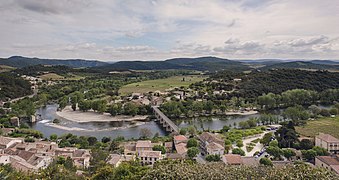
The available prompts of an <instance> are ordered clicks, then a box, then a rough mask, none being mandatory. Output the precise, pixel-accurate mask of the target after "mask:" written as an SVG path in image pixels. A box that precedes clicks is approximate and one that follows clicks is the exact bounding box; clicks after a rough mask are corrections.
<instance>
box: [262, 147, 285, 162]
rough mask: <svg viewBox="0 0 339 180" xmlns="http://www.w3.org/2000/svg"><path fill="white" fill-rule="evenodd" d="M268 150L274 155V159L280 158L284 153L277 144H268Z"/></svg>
mask: <svg viewBox="0 0 339 180" xmlns="http://www.w3.org/2000/svg"><path fill="white" fill-rule="evenodd" d="M266 152H267V153H268V154H269V155H271V156H273V157H274V159H280V156H281V155H282V154H283V152H282V150H281V149H280V148H279V147H277V146H268V147H267V148H266Z"/></svg>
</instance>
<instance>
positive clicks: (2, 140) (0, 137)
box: [0, 136, 14, 146]
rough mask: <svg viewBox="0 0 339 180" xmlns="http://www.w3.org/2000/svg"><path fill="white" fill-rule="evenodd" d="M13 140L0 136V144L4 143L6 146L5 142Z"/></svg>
mask: <svg viewBox="0 0 339 180" xmlns="http://www.w3.org/2000/svg"><path fill="white" fill-rule="evenodd" d="M13 140H14V139H12V138H8V137H3V136H0V145H5V146H7V144H8V143H10V142H11V141H13Z"/></svg>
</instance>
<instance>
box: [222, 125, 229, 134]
mask: <svg viewBox="0 0 339 180" xmlns="http://www.w3.org/2000/svg"><path fill="white" fill-rule="evenodd" d="M229 130H230V127H229V126H223V127H222V129H221V132H222V133H226V132H228V131H229Z"/></svg>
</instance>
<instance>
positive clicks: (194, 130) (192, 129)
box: [187, 126, 197, 137]
mask: <svg viewBox="0 0 339 180" xmlns="http://www.w3.org/2000/svg"><path fill="white" fill-rule="evenodd" d="M187 131H188V133H189V134H190V136H191V137H193V136H194V135H195V134H196V133H197V129H196V128H195V127H194V126H188V128H187Z"/></svg>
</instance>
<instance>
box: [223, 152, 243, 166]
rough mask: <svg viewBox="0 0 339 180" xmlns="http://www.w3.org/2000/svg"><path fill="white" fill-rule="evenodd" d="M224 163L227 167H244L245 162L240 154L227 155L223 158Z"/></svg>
mask: <svg viewBox="0 0 339 180" xmlns="http://www.w3.org/2000/svg"><path fill="white" fill-rule="evenodd" d="M222 161H223V162H224V163H225V164H226V165H242V164H243V161H242V158H241V156H240V155H238V154H225V155H224V156H222Z"/></svg>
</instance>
